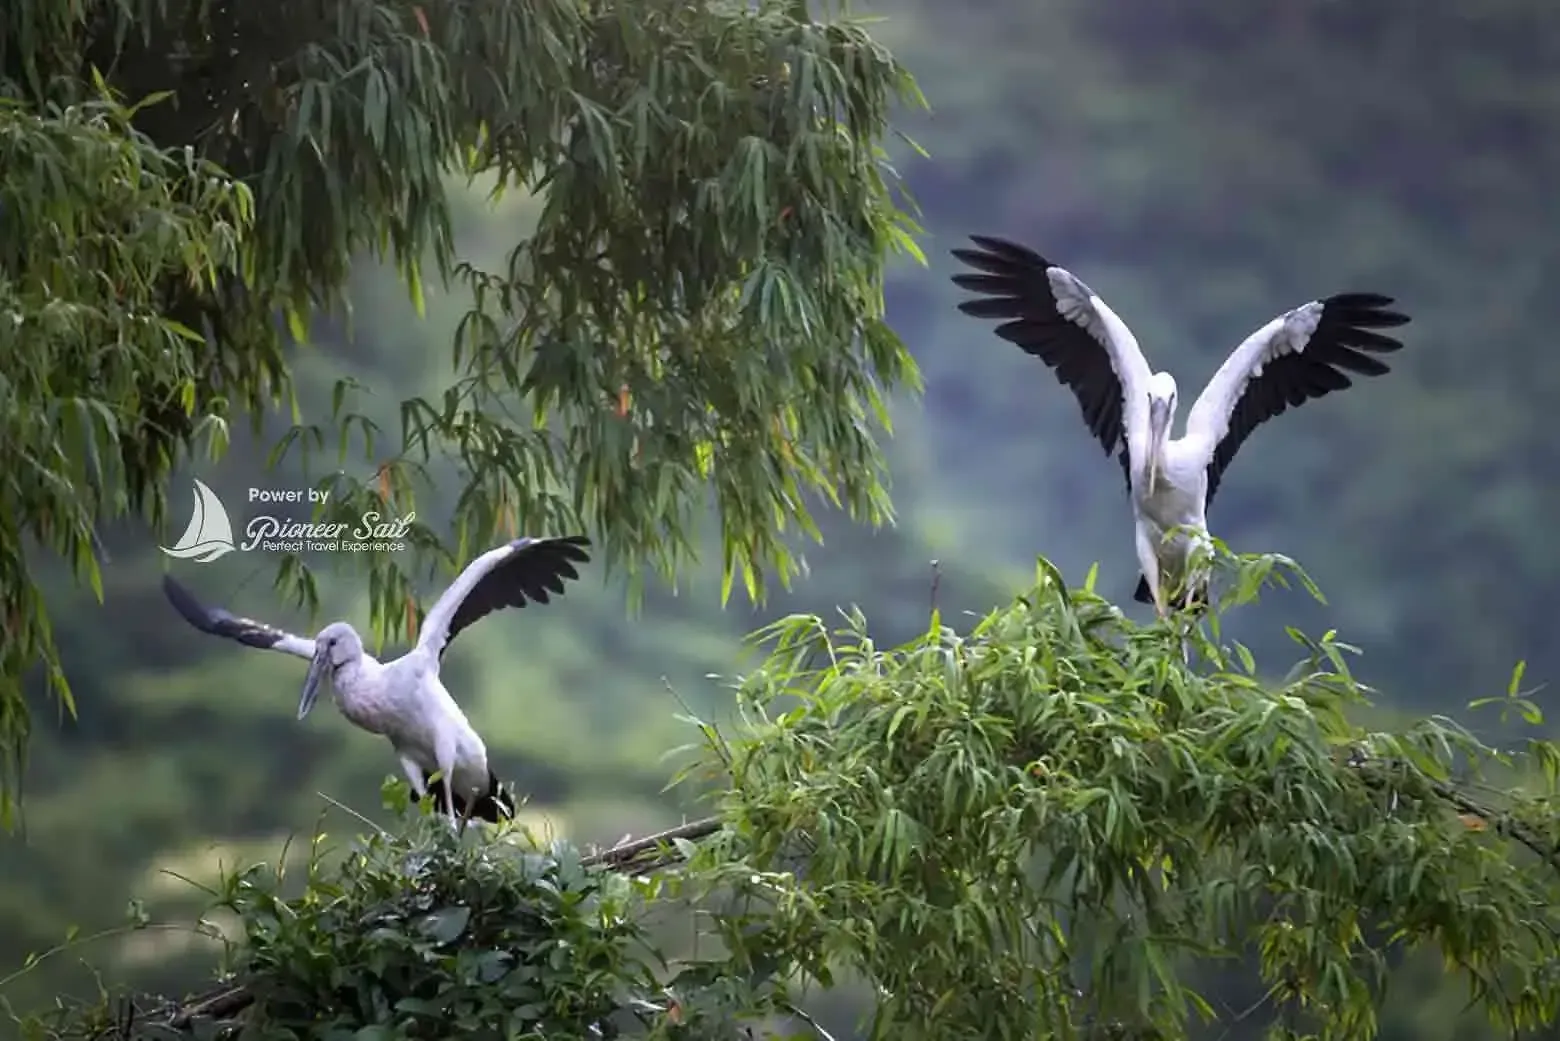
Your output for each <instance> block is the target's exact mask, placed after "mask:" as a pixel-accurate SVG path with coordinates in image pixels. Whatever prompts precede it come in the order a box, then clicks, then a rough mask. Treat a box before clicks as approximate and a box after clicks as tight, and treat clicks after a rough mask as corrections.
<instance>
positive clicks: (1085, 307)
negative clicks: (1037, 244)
mask: <svg viewBox="0 0 1560 1041" xmlns="http://www.w3.org/2000/svg"><path fill="white" fill-rule="evenodd" d="M971 239H972V240H973V241H974V243H975V245H976V246H977V247H979V248H978V249H955V250H954V251H953V255H954V256H955V257H957V258H958V259H959V260H961V261H963V262H964V263H965V264H967V265H969V266H970V267H972V268H975V269H976V270H977V271H979V272H981V273H980V274H959V275H955V276H953V281H954V283H955V284H956V285H958V286H959V287H960V288H962V289H969V290H973V291H975V292H977V293H980V294H981V295H982V296H981V299H976V300H966V301H964V302H963V303H961V304H959V310H961V311H963V312H964V313H965V314H968V315H972V316H974V317H976V318H1000V319H1006V320H1005V321H1004V322H1003V323H1002V324H1001V325H999V326H997V329H996V332H997V335H998V336H1000V337H1002V338H1003V339H1004V340H1007V341H1009V342H1011V343H1014V344H1016V345H1017V346H1018V347H1020V348H1022V349H1023V350H1024V351H1026V352H1027V353H1029V354H1033V355H1035V356H1036V357H1038V358H1039V359H1040V360H1041V361H1043V362H1045V364H1046V365H1047V366H1049V367H1050V368H1051V369H1052V370H1053V371H1054V372H1055V373H1056V377H1057V379H1059V380H1060V381H1061V382H1062V383H1064V384H1066V385H1067V386H1068V387H1070V388H1071V389H1072V392H1073V393H1074V394H1075V395H1076V396H1077V398H1078V404H1079V405H1080V406H1081V407H1082V409H1083V418H1084V422H1086V423H1087V424H1088V426H1089V431H1090V432H1091V433H1092V434H1093V435H1094V436H1095V437H1096V438H1098V439H1099V442H1100V444H1101V445H1103V446H1104V447H1105V453H1106V455H1112V454H1114V455H1117V456H1118V458H1119V459H1120V460H1121V466H1122V470H1123V471H1124V472H1125V474H1126V478H1127V487H1128V490H1129V491H1130V492H1131V495H1132V507H1133V511H1134V513H1135V514H1136V519H1137V555H1138V563H1139V565H1140V566H1141V568H1142V572H1143V577H1142V578H1141V579H1140V580H1139V581H1138V587H1137V591H1136V593H1134V599H1136V600H1137V601H1138V602H1140V603H1153V605H1154V609H1155V610H1156V611H1157V612H1158V613H1159V615H1160V616H1161V617H1163V616H1164V615H1165V614H1166V613H1167V612H1168V610H1169V608H1171V607H1174V608H1176V609H1180V608H1182V607H1185V606H1186V604H1187V603H1188V602H1190V600H1191V599H1192V598H1194V597H1202V596H1203V594H1205V593H1206V583H1207V574H1206V572H1202V573H1199V574H1195V575H1194V574H1191V573H1190V571H1191V568H1190V561H1191V557H1192V550H1193V548H1194V544H1195V543H1196V542H1198V541H1200V540H1199V539H1197V538H1196V537H1195V536H1194V537H1187V536H1186V535H1184V534H1176V535H1174V536H1172V537H1170V538H1166V535H1167V534H1169V533H1171V532H1174V531H1175V529H1177V528H1180V527H1185V528H1188V529H1190V530H1191V531H1194V532H1203V533H1205V532H1206V531H1207V510H1208V504H1209V503H1210V502H1212V501H1213V496H1214V493H1215V492H1216V491H1218V488H1219V481H1220V479H1221V478H1222V477H1223V476H1224V470H1225V468H1226V467H1228V466H1229V465H1230V460H1231V459H1233V458H1234V457H1235V453H1236V451H1237V450H1238V449H1239V448H1240V446H1241V444H1242V443H1244V442H1245V440H1246V438H1247V437H1248V436H1250V434H1251V432H1252V431H1253V430H1255V429H1256V428H1257V427H1258V426H1259V425H1260V424H1262V423H1264V422H1266V421H1267V420H1269V419H1271V418H1272V417H1274V416H1277V415H1280V414H1281V413H1283V412H1285V411H1286V410H1288V409H1289V408H1290V407H1292V406H1296V407H1297V406H1299V405H1302V404H1304V403H1305V402H1306V401H1309V400H1311V399H1312V398H1319V397H1322V396H1323V395H1325V394H1329V393H1331V392H1332V391H1335V390H1343V389H1345V388H1347V387H1349V386H1351V382H1350V380H1349V377H1348V376H1347V375H1345V374H1344V371H1343V370H1347V371H1348V372H1351V373H1354V374H1355V375H1358V376H1380V375H1382V374H1384V373H1386V372H1387V371H1389V370H1388V368H1387V366H1386V364H1385V363H1383V362H1382V361H1381V360H1380V359H1378V358H1375V357H1373V356H1372V355H1373V354H1385V353H1390V352H1392V351H1395V350H1398V349H1399V348H1400V347H1402V346H1403V344H1402V343H1401V342H1400V341H1398V340H1395V339H1393V338H1391V337H1390V336H1386V335H1383V334H1382V333H1380V332H1376V331H1375V330H1378V329H1391V328H1395V327H1397V326H1400V325H1403V324H1405V323H1407V322H1408V317H1407V316H1406V315H1402V314H1399V313H1397V312H1396V311H1391V310H1388V307H1389V306H1390V305H1391V304H1392V303H1393V301H1392V298H1391V297H1387V296H1380V295H1378V294H1375V293H1339V294H1338V295H1336V296H1330V297H1327V298H1326V299H1323V300H1312V301H1311V302H1310V303H1308V304H1303V305H1301V306H1300V307H1297V308H1295V309H1294V310H1293V311H1290V312H1288V313H1287V314H1283V315H1280V316H1279V317H1277V318H1275V319H1273V320H1272V321H1271V322H1268V323H1267V324H1266V325H1264V326H1263V327H1262V328H1260V329H1258V330H1257V331H1256V332H1254V333H1252V334H1251V335H1250V336H1248V337H1246V340H1245V342H1243V343H1242V344H1241V345H1240V346H1239V347H1237V348H1235V350H1234V352H1233V353H1232V354H1231V355H1230V356H1229V358H1228V359H1227V360H1226V361H1225V362H1224V364H1223V365H1221V366H1219V371H1218V372H1216V373H1214V375H1213V378H1212V379H1211V380H1209V381H1208V386H1207V387H1206V388H1204V390H1203V392H1202V394H1201V395H1199V396H1198V398H1197V400H1196V401H1195V402H1193V404H1192V409H1191V412H1190V413H1188V414H1187V417H1186V433H1185V434H1184V435H1183V436H1181V437H1179V438H1171V436H1170V429H1171V425H1172V424H1173V423H1174V421H1175V412H1176V385H1175V379H1174V378H1173V377H1172V376H1171V375H1170V374H1169V373H1167V372H1154V371H1152V370H1151V369H1150V368H1149V366H1148V362H1147V361H1146V360H1144V358H1143V353H1142V351H1140V350H1139V349H1138V344H1137V340H1136V339H1135V338H1134V337H1133V335H1132V332H1131V330H1129V329H1128V328H1127V326H1126V323H1125V322H1123V321H1122V320H1121V319H1120V318H1119V317H1117V315H1116V312H1114V311H1112V310H1111V309H1110V307H1109V306H1107V305H1106V303H1105V301H1103V300H1101V299H1100V298H1099V297H1098V296H1096V295H1095V293H1094V291H1093V290H1091V289H1090V288H1089V287H1088V286H1086V285H1084V283H1083V282H1082V281H1081V280H1080V279H1079V278H1078V277H1077V276H1075V275H1073V274H1072V272H1070V271H1068V270H1067V269H1066V268H1062V267H1057V266H1056V265H1055V264H1052V263H1051V262H1050V261H1049V260H1047V259H1045V258H1044V257H1042V256H1040V254H1038V253H1036V252H1034V251H1033V250H1031V249H1028V248H1027V247H1024V246H1020V245H1018V244H1016V243H1013V242H1010V241H1008V240H1006V239H999V238H991V237H987V236H984V235H973V236H971Z"/></svg>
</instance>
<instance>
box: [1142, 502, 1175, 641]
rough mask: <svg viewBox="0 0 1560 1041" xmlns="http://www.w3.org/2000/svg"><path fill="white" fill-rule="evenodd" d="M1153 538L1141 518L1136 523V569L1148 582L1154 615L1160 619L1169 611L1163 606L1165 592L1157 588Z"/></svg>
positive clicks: (1157, 561)
mask: <svg viewBox="0 0 1560 1041" xmlns="http://www.w3.org/2000/svg"><path fill="white" fill-rule="evenodd" d="M1156 549H1157V547H1156V546H1155V545H1154V538H1153V536H1152V535H1150V534H1149V532H1148V528H1147V525H1146V523H1145V522H1144V520H1143V518H1142V517H1139V518H1138V523H1137V551H1138V567H1139V568H1140V569H1141V570H1142V572H1143V578H1144V579H1146V580H1147V582H1148V592H1149V595H1150V596H1152V597H1153V598H1154V613H1155V614H1156V615H1158V616H1159V617H1160V618H1161V619H1164V618H1167V617H1169V614H1170V611H1169V609H1168V608H1167V607H1166V606H1165V591H1164V590H1163V589H1161V588H1160V586H1159V577H1160V576H1159V554H1158V553H1157V552H1155V551H1156Z"/></svg>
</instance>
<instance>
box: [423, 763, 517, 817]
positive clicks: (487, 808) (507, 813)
mask: <svg viewBox="0 0 1560 1041" xmlns="http://www.w3.org/2000/svg"><path fill="white" fill-rule="evenodd" d="M423 784H424V785H425V786H426V787H427V789H428V790H427V793H426V794H425V795H424V796H423V797H424V798H425V799H432V800H433V812H435V813H443V812H444V778H443V777H440V776H435V775H433V774H429V773H427V772H426V771H424V773H423ZM452 801H453V802H454V804H455V815H456V816H457V817H464V816H466V815H467V813H466V806H467V803H466V798H465V796H463V795H461V794H460V793H459V792H456V793H455V796H454V799H453V800H452ZM514 815H515V800H514V797H513V796H512V795H510V794H509V790H508V789H507V788H505V787H504V786H503V785H502V784H500V783H499V780H498V776H497V775H496V774H494V773H493V772H492V771H488V787H487V791H485V792H483V793H482V794H481V795H479V796H477V801H476V805H475V806H473V807H472V809H471V813H470V816H471V818H472V819H473V820H480V821H487V822H488V823H489V824H497V823H498V822H499V821H505V820H511V819H513V818H514Z"/></svg>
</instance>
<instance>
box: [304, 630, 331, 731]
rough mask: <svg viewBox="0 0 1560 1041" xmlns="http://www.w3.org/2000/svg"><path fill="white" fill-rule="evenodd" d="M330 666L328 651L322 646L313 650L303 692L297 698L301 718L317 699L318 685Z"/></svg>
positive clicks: (322, 680) (318, 694) (307, 712)
mask: <svg viewBox="0 0 1560 1041" xmlns="http://www.w3.org/2000/svg"><path fill="white" fill-rule="evenodd" d="M329 667H330V652H329V651H327V650H326V649H325V648H324V647H323V646H321V647H320V649H319V650H317V651H315V652H314V658H313V660H311V661H310V662H309V674H308V675H307V676H305V677H304V679H303V694H302V696H301V697H299V698H298V718H299V719H302V718H303V717H304V716H307V715H308V714H309V709H311V708H313V707H314V702H315V701H316V700H318V699H319V696H320V685H321V683H323V682H324V680H325V673H326V671H327V670H328V669H329Z"/></svg>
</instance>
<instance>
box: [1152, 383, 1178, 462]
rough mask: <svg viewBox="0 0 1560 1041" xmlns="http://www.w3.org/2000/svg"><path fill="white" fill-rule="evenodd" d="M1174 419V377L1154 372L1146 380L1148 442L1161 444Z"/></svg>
mask: <svg viewBox="0 0 1560 1041" xmlns="http://www.w3.org/2000/svg"><path fill="white" fill-rule="evenodd" d="M1174 419H1175V377H1174V376H1172V375H1170V374H1169V373H1168V372H1156V373H1154V374H1153V375H1152V376H1150V377H1149V378H1148V432H1149V437H1150V440H1151V441H1152V442H1153V443H1154V444H1155V445H1159V444H1161V443H1162V442H1163V441H1164V440H1165V438H1166V437H1168V436H1169V434H1170V423H1171V421H1172V420H1174Z"/></svg>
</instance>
